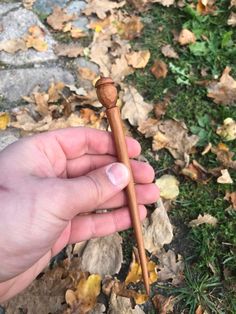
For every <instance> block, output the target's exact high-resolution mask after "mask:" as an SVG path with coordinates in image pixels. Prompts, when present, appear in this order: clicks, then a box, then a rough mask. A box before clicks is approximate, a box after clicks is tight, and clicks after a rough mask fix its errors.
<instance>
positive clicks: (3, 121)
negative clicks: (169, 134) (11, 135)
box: [0, 112, 10, 130]
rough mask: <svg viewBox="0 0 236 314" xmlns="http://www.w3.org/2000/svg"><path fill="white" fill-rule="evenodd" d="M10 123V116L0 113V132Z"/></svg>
mask: <svg viewBox="0 0 236 314" xmlns="http://www.w3.org/2000/svg"><path fill="white" fill-rule="evenodd" d="M9 122H10V116H9V114H8V113H6V112H1V113H0V130H5V129H6V128H7V125H8V123H9Z"/></svg>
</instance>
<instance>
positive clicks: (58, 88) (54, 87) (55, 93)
mask: <svg viewBox="0 0 236 314" xmlns="http://www.w3.org/2000/svg"><path fill="white" fill-rule="evenodd" d="M64 87H65V84H64V83H63V82H57V83H54V82H52V83H51V85H50V87H49V89H48V96H49V100H48V101H49V102H50V103H55V102H57V101H58V100H59V99H60V98H61V97H62V96H61V93H62V90H63V88H64Z"/></svg>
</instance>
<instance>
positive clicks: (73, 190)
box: [41, 163, 130, 220]
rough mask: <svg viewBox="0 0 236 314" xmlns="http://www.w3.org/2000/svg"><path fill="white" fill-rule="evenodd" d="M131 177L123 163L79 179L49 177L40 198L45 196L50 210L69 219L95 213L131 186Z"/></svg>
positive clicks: (100, 169) (109, 166)
mask: <svg viewBox="0 0 236 314" xmlns="http://www.w3.org/2000/svg"><path fill="white" fill-rule="evenodd" d="M129 178H130V174H129V170H128V168H127V167H126V166H125V165H124V164H122V163H113V164H110V165H108V166H106V167H102V168H99V169H96V170H94V171H91V172H89V173H88V174H87V175H84V176H81V177H78V178H73V179H60V178H47V179H44V184H43V190H44V193H42V190H41V199H42V197H43V195H44V197H43V199H44V202H45V201H46V204H47V210H49V211H50V212H52V213H53V214H55V215H56V216H57V217H60V218H61V219H63V220H65V219H66V220H70V219H72V218H73V217H74V216H75V215H77V214H79V213H85V212H88V211H92V210H95V209H96V208H98V207H99V205H101V204H103V203H104V202H105V201H107V200H108V199H110V198H112V197H113V196H115V195H116V194H117V193H118V192H120V191H121V190H123V189H124V188H125V186H126V185H127V184H128V183H129ZM46 191H47V192H46Z"/></svg>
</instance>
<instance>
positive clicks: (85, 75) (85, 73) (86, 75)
mask: <svg viewBox="0 0 236 314" xmlns="http://www.w3.org/2000/svg"><path fill="white" fill-rule="evenodd" d="M78 73H79V75H80V77H81V78H82V79H84V80H88V81H94V80H95V79H96V78H97V73H96V72H94V71H92V70H91V69H89V68H83V67H78Z"/></svg>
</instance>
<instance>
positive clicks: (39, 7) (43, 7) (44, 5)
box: [33, 0, 69, 15]
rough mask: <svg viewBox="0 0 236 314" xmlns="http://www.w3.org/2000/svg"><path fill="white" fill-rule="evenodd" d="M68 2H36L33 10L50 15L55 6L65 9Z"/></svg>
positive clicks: (58, 0)
mask: <svg viewBox="0 0 236 314" xmlns="http://www.w3.org/2000/svg"><path fill="white" fill-rule="evenodd" d="M68 2H69V0H36V2H35V3H34V5H33V10H35V11H36V12H37V13H40V14H45V15H49V14H51V13H52V11H53V8H54V7H55V6H58V7H61V8H64V7H65V5H66V4H67V3H68Z"/></svg>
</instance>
